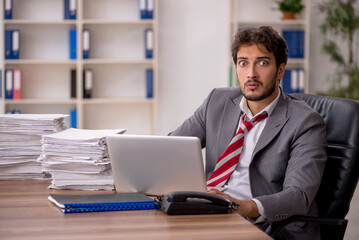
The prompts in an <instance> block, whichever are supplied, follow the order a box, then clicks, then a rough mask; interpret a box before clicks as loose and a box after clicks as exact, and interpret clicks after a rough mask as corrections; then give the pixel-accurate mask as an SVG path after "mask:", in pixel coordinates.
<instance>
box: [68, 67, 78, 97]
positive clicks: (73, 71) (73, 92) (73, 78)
mask: <svg viewBox="0 0 359 240" xmlns="http://www.w3.org/2000/svg"><path fill="white" fill-rule="evenodd" d="M70 78H71V80H70V81H71V98H76V96H77V94H76V91H77V88H76V85H77V84H76V69H71V76H70Z"/></svg>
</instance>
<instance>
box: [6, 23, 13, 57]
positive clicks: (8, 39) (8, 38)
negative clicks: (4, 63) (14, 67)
mask: <svg viewBox="0 0 359 240" xmlns="http://www.w3.org/2000/svg"><path fill="white" fill-rule="evenodd" d="M4 44H5V49H4V51H5V53H4V54H5V59H12V30H11V29H6V30H5V43H4Z"/></svg>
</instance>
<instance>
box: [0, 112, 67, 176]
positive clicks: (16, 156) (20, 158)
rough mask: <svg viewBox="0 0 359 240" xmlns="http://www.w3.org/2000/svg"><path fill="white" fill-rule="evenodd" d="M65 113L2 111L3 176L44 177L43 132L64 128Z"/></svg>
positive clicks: (0, 149)
mask: <svg viewBox="0 0 359 240" xmlns="http://www.w3.org/2000/svg"><path fill="white" fill-rule="evenodd" d="M65 117H66V115H62V114H0V179H1V180H9V179H44V177H45V175H44V173H43V171H42V166H41V162H39V161H38V160H37V159H38V158H39V156H40V154H41V136H42V135H46V134H52V133H57V132H60V131H63V130H65V129H66V128H67V127H66V126H65V122H64V119H65Z"/></svg>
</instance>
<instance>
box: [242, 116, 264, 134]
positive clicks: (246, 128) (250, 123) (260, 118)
mask: <svg viewBox="0 0 359 240" xmlns="http://www.w3.org/2000/svg"><path fill="white" fill-rule="evenodd" d="M267 117H268V113H267V112H263V113H262V114H259V115H258V116H256V117H254V118H253V119H252V120H250V121H247V120H246V118H247V114H244V116H243V118H242V123H243V125H244V126H243V132H248V131H249V130H251V129H252V128H253V126H254V125H255V124H256V123H258V122H260V121H263V120H264V119H266V118H267Z"/></svg>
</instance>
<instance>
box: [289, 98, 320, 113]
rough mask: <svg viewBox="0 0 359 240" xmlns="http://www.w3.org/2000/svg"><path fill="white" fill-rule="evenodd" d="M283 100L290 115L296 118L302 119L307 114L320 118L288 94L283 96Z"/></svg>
mask: <svg viewBox="0 0 359 240" xmlns="http://www.w3.org/2000/svg"><path fill="white" fill-rule="evenodd" d="M283 95H284V99H286V101H287V102H288V111H289V114H290V115H292V116H293V115H294V116H296V117H297V118H301V117H304V116H305V115H307V114H309V115H311V116H313V115H317V116H318V117H320V118H321V116H320V114H319V113H318V112H317V111H315V110H314V109H313V108H312V107H311V106H309V105H308V104H307V103H306V102H305V101H304V100H301V99H299V98H296V97H295V96H292V95H290V94H283Z"/></svg>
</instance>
